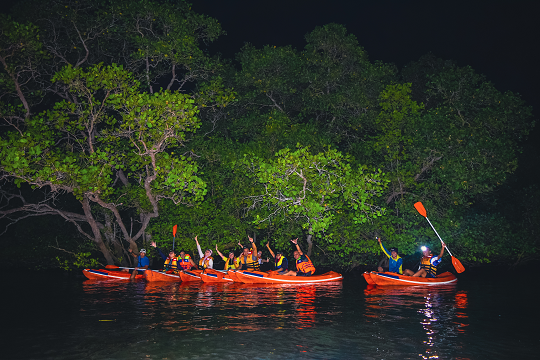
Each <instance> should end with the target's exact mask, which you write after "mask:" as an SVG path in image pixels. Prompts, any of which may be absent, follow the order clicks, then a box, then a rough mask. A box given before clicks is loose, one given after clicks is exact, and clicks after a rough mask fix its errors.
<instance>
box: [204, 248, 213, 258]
mask: <svg viewBox="0 0 540 360" xmlns="http://www.w3.org/2000/svg"><path fill="white" fill-rule="evenodd" d="M210 256H212V250H210V249H206V250H205V251H204V257H210Z"/></svg>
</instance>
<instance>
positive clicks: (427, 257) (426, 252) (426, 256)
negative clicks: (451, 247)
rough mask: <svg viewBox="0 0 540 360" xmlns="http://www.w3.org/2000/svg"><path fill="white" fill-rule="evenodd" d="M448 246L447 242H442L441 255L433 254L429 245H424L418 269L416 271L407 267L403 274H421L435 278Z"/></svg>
mask: <svg viewBox="0 0 540 360" xmlns="http://www.w3.org/2000/svg"><path fill="white" fill-rule="evenodd" d="M445 247H446V244H445V243H442V249H441V253H440V254H439V256H433V254H432V253H431V250H430V248H429V246H422V247H421V249H422V255H423V256H422V259H420V266H419V268H418V271H417V272H416V273H414V272H413V271H412V270H409V269H406V270H405V271H404V272H403V275H407V276H421V277H428V278H434V277H436V276H437V266H438V265H439V264H440V263H441V260H442V257H443V255H444V248H445Z"/></svg>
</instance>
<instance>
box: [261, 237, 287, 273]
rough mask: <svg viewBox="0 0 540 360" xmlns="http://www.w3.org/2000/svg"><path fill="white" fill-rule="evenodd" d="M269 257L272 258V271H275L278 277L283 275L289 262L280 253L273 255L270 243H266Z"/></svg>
mask: <svg viewBox="0 0 540 360" xmlns="http://www.w3.org/2000/svg"><path fill="white" fill-rule="evenodd" d="M266 247H267V248H268V251H270V255H272V257H273V258H274V270H277V271H278V273H279V275H283V274H284V273H285V272H286V271H288V270H289V262H288V261H287V258H286V257H285V256H283V254H282V253H281V251H276V253H275V255H274V252H273V251H272V249H270V243H266Z"/></svg>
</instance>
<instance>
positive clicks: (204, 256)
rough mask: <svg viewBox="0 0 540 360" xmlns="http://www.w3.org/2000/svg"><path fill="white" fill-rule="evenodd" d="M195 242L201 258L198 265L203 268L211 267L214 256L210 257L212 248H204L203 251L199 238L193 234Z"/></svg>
mask: <svg viewBox="0 0 540 360" xmlns="http://www.w3.org/2000/svg"><path fill="white" fill-rule="evenodd" d="M195 242H196V243H197V250H198V251H199V256H200V258H201V260H199V266H200V267H202V268H203V269H213V268H214V258H213V257H212V250H210V249H206V250H205V251H204V253H203V252H202V250H201V245H200V244H199V240H197V236H195Z"/></svg>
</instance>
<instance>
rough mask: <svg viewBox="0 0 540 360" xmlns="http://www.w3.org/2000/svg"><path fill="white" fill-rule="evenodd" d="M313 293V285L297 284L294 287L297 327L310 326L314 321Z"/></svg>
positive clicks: (315, 313)
mask: <svg viewBox="0 0 540 360" xmlns="http://www.w3.org/2000/svg"><path fill="white" fill-rule="evenodd" d="M315 295H316V289H315V286H314V285H304V286H299V287H297V289H296V306H297V308H296V311H297V312H298V326H297V329H304V328H308V327H312V326H313V324H314V323H315V315H317V312H316V311H315V305H314V304H315Z"/></svg>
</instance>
